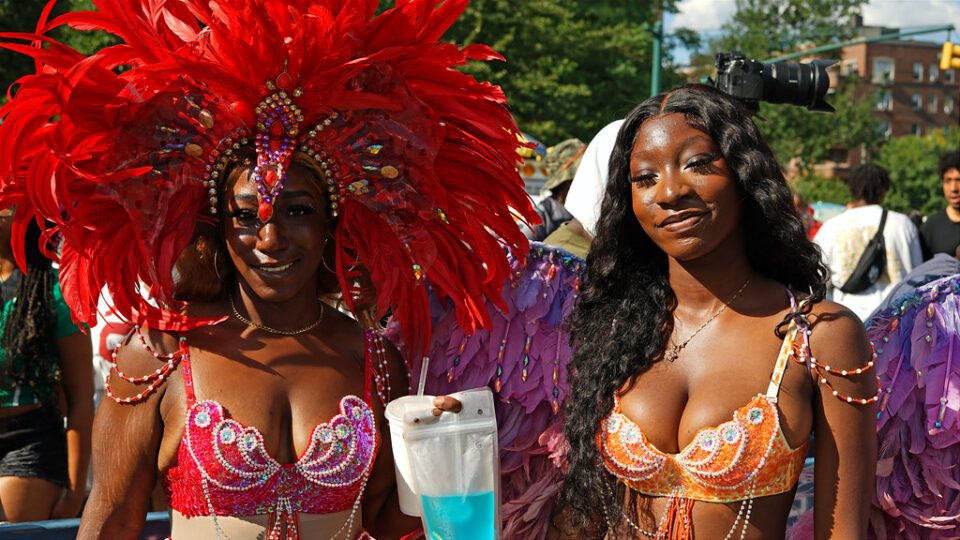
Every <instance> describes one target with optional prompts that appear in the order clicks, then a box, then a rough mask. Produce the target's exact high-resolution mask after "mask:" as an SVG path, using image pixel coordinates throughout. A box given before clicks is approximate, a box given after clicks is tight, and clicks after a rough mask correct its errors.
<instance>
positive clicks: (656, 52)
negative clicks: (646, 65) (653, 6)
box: [650, 3, 663, 96]
mask: <svg viewBox="0 0 960 540" xmlns="http://www.w3.org/2000/svg"><path fill="white" fill-rule="evenodd" d="M656 17H657V21H656V22H655V23H653V65H652V67H651V68H650V95H651V96H655V95H657V94H659V93H660V67H661V63H662V62H661V58H660V57H661V56H662V52H661V49H662V47H663V4H662V3H659V4H658V6H657V12H656Z"/></svg>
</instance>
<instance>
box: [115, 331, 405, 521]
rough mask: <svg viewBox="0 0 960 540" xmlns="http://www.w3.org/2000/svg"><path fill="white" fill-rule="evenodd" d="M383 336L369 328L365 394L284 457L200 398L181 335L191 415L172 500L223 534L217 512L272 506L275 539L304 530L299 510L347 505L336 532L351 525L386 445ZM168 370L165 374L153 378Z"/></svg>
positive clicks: (348, 400) (267, 510)
mask: <svg viewBox="0 0 960 540" xmlns="http://www.w3.org/2000/svg"><path fill="white" fill-rule="evenodd" d="M381 339H382V338H380V336H378V335H377V334H376V333H374V332H371V331H367V333H366V343H367V346H366V355H365V358H364V390H363V399H360V398H359V397H356V396H353V395H347V396H344V397H343V398H341V400H340V404H339V413H338V414H337V415H335V416H334V417H333V418H331V419H330V420H329V421H326V422H322V423H320V424H317V425H316V426H315V427H314V428H313V431H312V432H311V435H310V443H309V445H308V447H307V449H306V451H305V452H303V454H302V455H301V456H299V458H298V459H297V460H296V462H294V463H290V464H281V463H279V462H278V461H277V460H276V459H275V458H274V457H273V456H271V455H270V454H269V453H268V452H267V450H266V448H265V447H264V443H263V435H262V434H261V433H260V430H258V429H257V428H256V427H252V426H244V425H243V424H241V423H240V422H237V421H236V420H233V419H231V418H230V417H229V414H228V413H227V412H226V411H225V409H224V407H223V406H222V405H221V404H220V403H217V402H216V401H214V400H210V399H206V400H202V401H197V399H196V394H195V391H194V384H193V375H192V370H191V366H190V354H189V349H188V348H187V345H186V340H185V339H183V338H181V339H180V350H179V351H178V352H177V353H175V354H174V355H170V361H169V362H170V363H172V364H173V365H174V366H176V365H177V364H180V365H181V366H182V368H183V383H184V389H185V392H186V395H187V420H186V424H185V426H184V432H183V436H182V438H181V440H180V446H179V448H178V450H177V460H176V463H175V464H174V465H173V466H172V467H170V469H169V470H167V471H166V473H165V474H164V475H163V478H162V481H163V486H164V489H165V491H166V494H167V500H168V501H169V504H170V507H171V508H172V509H173V510H176V511H177V512H179V513H180V514H182V515H184V516H185V517H187V518H192V517H197V516H214V525H215V526H216V528H217V530H218V536H219V537H223V536H224V535H222V534H219V533H220V530H219V529H220V528H219V524H218V523H217V522H216V516H252V515H265V514H266V515H269V517H270V519H269V523H268V526H267V529H268V531H269V533H268V537H267V538H268V539H270V540H274V539H277V540H279V539H280V538H285V539H287V540H294V539H299V538H301V536H300V532H299V521H298V513H305V514H332V513H337V512H344V511H348V510H349V511H350V512H351V513H350V515H349V517H348V518H347V520H346V522H345V523H344V524H343V526H342V527H341V529H340V530H339V531H337V533H336V534H334V537H337V536H339V535H340V534H343V533H345V532H347V533H349V531H350V530H351V529H352V526H353V523H354V521H355V518H356V515H357V511H358V509H359V506H360V501H361V499H362V496H363V491H364V488H365V487H366V484H367V480H368V479H369V477H370V472H371V469H372V467H373V463H374V461H375V460H376V456H377V451H378V449H379V445H380V437H379V434H378V433H377V427H376V423H375V420H374V415H373V411H372V409H371V406H370V404H371V399H372V396H373V387H374V383H375V386H376V390H377V393H378V395H379V397H380V399H381V400H384V401H385V400H386V399H388V398H387V396H386V395H385V391H386V388H385V384H384V381H383V380H382V379H381V377H380V374H379V373H377V371H376V370H375V369H374V367H373V364H374V361H375V360H379V362H380V367H381V371H382V370H383V368H384V367H385V364H384V361H385V359H384V356H383V352H384V351H383V344H382V341H381ZM159 371H162V370H159ZM118 374H120V375H121V376H123V374H122V373H121V372H119V371H118ZM124 378H127V377H124ZM166 378H167V377H164V376H162V375H161V376H159V377H157V379H158V381H155V382H158V383H162V382H163V380H165V379H166ZM143 382H146V381H143ZM108 384H109V381H108ZM156 386H158V385H156V384H151V387H152V388H155V387H156ZM143 397H146V396H145V395H144V396H143ZM114 399H116V398H115V397H114ZM283 530H285V531H286V533H285V534H283V533H282V531H283Z"/></svg>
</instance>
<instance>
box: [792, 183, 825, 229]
mask: <svg viewBox="0 0 960 540" xmlns="http://www.w3.org/2000/svg"><path fill="white" fill-rule="evenodd" d="M793 207H794V208H795V209H796V210H797V214H800V219H801V220H803V226H804V227H806V229H807V238H809V239H811V240H813V237H814V236H816V235H817V231H819V230H820V226H821V225H823V223H820V222H819V221H817V220H816V218H814V217H813V208H811V207H810V205H809V204H807V200H806V199H804V198H803V197H801V196H800V194H799V193H794V194H793Z"/></svg>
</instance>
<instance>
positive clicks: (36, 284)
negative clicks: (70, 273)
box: [0, 222, 59, 386]
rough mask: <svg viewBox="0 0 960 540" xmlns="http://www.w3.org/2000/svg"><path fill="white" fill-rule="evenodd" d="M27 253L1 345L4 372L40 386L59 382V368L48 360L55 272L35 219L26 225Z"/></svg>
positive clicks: (25, 244) (17, 380)
mask: <svg viewBox="0 0 960 540" xmlns="http://www.w3.org/2000/svg"><path fill="white" fill-rule="evenodd" d="M24 255H25V258H26V259H25V262H26V270H27V272H26V273H25V274H24V275H23V276H21V278H20V283H19V284H18V285H17V290H16V293H15V294H16V296H15V298H16V301H15V302H14V304H13V309H12V310H11V311H10V313H9V314H8V316H7V320H6V322H5V323H4V326H3V336H2V337H0V345H2V346H3V349H4V351H6V356H7V369H6V373H5V374H4V375H5V376H6V377H7V378H8V379H9V380H12V381H14V382H15V383H16V384H30V385H38V386H41V385H44V384H52V383H55V382H56V381H57V379H58V378H59V367H58V366H57V365H56V363H55V362H50V361H49V359H50V357H51V355H52V354H53V347H54V343H53V328H54V323H55V318H54V311H53V286H54V283H53V280H54V273H53V271H52V267H51V263H50V259H48V258H47V257H46V256H44V255H43V253H42V252H41V251H40V227H39V226H37V224H36V223H34V222H30V225H29V226H28V227H27V231H26V235H25V238H24ZM7 300H10V299H9V298H3V301H4V302H6V301H7ZM14 359H18V361H14ZM38 362H39V363H38Z"/></svg>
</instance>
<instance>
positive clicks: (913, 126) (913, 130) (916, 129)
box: [910, 124, 923, 136]
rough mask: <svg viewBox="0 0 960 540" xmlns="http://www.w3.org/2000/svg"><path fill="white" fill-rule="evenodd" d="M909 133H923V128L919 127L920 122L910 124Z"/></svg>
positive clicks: (918, 134)
mask: <svg viewBox="0 0 960 540" xmlns="http://www.w3.org/2000/svg"><path fill="white" fill-rule="evenodd" d="M910 134H911V135H917V136H920V135H923V130H922V129H921V128H920V124H910Z"/></svg>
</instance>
